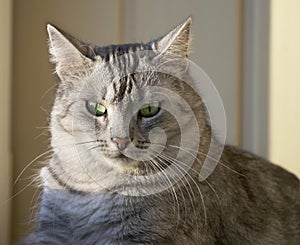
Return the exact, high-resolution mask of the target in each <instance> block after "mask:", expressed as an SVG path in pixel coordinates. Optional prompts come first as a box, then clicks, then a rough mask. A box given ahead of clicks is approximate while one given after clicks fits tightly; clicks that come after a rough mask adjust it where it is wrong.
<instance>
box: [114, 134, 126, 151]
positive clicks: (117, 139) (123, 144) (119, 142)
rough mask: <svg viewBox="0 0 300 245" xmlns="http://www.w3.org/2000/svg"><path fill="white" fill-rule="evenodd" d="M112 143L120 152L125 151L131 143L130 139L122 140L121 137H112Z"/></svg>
mask: <svg viewBox="0 0 300 245" xmlns="http://www.w3.org/2000/svg"><path fill="white" fill-rule="evenodd" d="M111 141H112V142H114V143H115V144H116V145H117V147H118V148H119V150H124V149H125V148H126V147H127V145H128V144H129V143H130V141H129V138H128V137H126V138H120V137H112V138H111Z"/></svg>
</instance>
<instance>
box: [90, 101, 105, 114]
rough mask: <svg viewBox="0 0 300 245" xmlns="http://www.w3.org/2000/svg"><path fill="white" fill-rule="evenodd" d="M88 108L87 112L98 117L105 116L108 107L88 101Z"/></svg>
mask: <svg viewBox="0 0 300 245" xmlns="http://www.w3.org/2000/svg"><path fill="white" fill-rule="evenodd" d="M86 107H87V110H88V111H89V112H90V113H91V114H92V115H94V116H96V117H100V116H103V115H105V114H106V113H107V110H106V107H105V106H104V105H102V104H100V103H95V102H91V101H87V102H86Z"/></svg>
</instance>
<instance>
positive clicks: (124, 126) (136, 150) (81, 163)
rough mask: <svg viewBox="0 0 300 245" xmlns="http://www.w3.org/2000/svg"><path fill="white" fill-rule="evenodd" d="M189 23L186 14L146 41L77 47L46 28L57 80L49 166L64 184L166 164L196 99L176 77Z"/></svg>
mask: <svg viewBox="0 0 300 245" xmlns="http://www.w3.org/2000/svg"><path fill="white" fill-rule="evenodd" d="M189 28H190V20H188V21H187V22H185V23H184V24H182V25H180V26H178V27H177V28H175V29H174V30H173V31H171V32H170V33H169V34H167V35H166V36H165V37H163V38H161V39H159V40H157V41H152V42H150V43H148V44H132V45H120V46H111V47H103V48H98V47H95V46H90V47H89V48H88V49H87V50H86V52H84V50H82V47H85V46H83V44H82V43H81V44H78V43H79V41H77V40H76V39H73V38H72V37H70V36H68V39H67V37H66V36H67V35H68V34H65V33H63V34H64V35H62V33H61V32H59V31H58V30H56V29H55V28H54V27H52V26H50V27H48V31H49V35H50V47H51V51H50V52H51V54H52V56H53V59H54V61H55V63H56V70H57V73H58V75H59V77H60V79H61V83H60V84H59V88H58V93H57V97H56V101H55V104H54V107H53V111H52V114H51V135H52V141H51V144H52V147H53V148H54V150H55V155H56V159H57V162H59V164H57V163H56V165H55V166H53V168H55V171H56V174H57V175H59V176H62V177H63V179H64V181H65V182H66V184H68V185H70V186H73V187H74V188H75V189H78V188H79V189H80V188H81V189H84V190H89V189H97V187H95V186H97V185H95V183H94V182H99V179H101V178H105V177H104V176H109V173H111V172H113V173H116V172H118V173H121V174H122V173H125V174H130V175H149V174H153V173H156V172H160V171H163V170H164V169H165V168H167V167H168V166H169V165H170V164H172V159H173V158H175V157H176V154H177V152H178V149H177V148H176V146H178V145H180V140H181V131H182V130H185V131H189V123H190V122H191V121H192V119H193V118H192V116H193V114H192V113H191V107H192V108H193V110H199V108H200V104H201V102H200V101H199V98H197V97H196V95H195V93H194V92H193V90H192V89H191V88H190V87H189V86H188V85H187V84H186V83H185V82H183V80H182V79H181V78H183V77H184V76H185V75H186V74H185V72H186V63H185V62H175V60H176V58H175V57H181V59H183V60H184V57H185V56H186V55H187V47H188V37H189ZM183 41H185V42H183ZM176 42H179V44H178V43H176ZM174 45H175V46H174ZM91 50H92V52H91ZM87 51H88V52H87ZM168 52H169V53H170V54H171V53H172V55H171V56H170V55H165V54H164V53H168ZM103 53H104V55H103ZM173 55H175V56H173ZM158 57H159V58H158ZM162 64H163V65H162ZM178 95H179V96H178ZM182 99H184V101H185V103H186V102H187V104H184V103H183V102H182ZM178 118H180V120H178ZM191 133H192V132H191ZM168 146H169V147H168ZM170 146H172V147H170ZM89 183H90V184H89ZM79 186H80V187H79ZM84 186H86V188H84ZM89 186H90V188H89Z"/></svg>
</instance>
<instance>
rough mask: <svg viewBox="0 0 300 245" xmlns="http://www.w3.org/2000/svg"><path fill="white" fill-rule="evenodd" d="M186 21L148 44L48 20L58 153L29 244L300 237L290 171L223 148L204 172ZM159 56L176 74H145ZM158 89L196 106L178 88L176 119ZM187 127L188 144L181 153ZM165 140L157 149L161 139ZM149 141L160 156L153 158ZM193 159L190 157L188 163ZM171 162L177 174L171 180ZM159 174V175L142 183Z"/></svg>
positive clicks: (203, 123) (203, 128)
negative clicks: (101, 37) (104, 40)
mask: <svg viewBox="0 0 300 245" xmlns="http://www.w3.org/2000/svg"><path fill="white" fill-rule="evenodd" d="M191 23H192V21H191V18H188V19H187V20H185V21H184V22H183V23H181V24H180V25H178V26H176V27H175V28H174V29H172V30H171V31H170V32H168V33H167V34H166V35H164V36H162V37H160V38H158V39H155V40H152V41H150V42H147V43H134V44H121V45H111V46H105V47H99V46H97V45H94V44H88V43H85V42H82V41H79V40H78V39H76V38H74V37H73V36H71V35H70V34H68V33H66V32H64V31H62V30H60V29H59V28H57V27H55V26H53V25H50V24H49V25H48V26H47V30H48V34H49V47H50V54H51V57H52V58H51V60H52V62H54V63H55V66H56V73H57V75H58V77H59V79H60V82H59V84H58V88H57V95H56V99H55V102H54V105H53V110H52V113H51V122H50V130H51V147H52V149H53V155H52V158H51V160H50V161H49V162H48V163H47V166H46V167H44V168H43V169H42V170H41V174H40V176H41V179H42V182H43V191H42V196H41V203H40V208H39V211H38V214H37V221H36V227H35V230H34V231H33V233H32V234H30V235H29V236H28V237H27V238H26V239H25V240H24V241H23V242H22V244H101V245H102V244H103V245H104V244H255V245H258V244H263V245H266V244H289V245H292V244H300V184H299V183H300V182H299V179H298V178H297V177H296V176H295V175H293V174H291V173H289V172H288V171H286V170H284V169H283V168H281V167H279V166H276V165H274V164H272V163H270V162H268V161H267V160H265V159H262V158H260V157H258V156H256V155H253V154H251V153H249V152H246V151H244V150H241V149H238V148H236V147H234V146H230V145H225V146H224V149H223V151H222V155H221V158H220V160H219V161H218V165H217V166H216V167H215V169H214V171H213V172H212V173H211V174H210V175H209V176H208V177H207V178H206V179H204V180H203V179H202V180H201V179H200V178H199V173H200V171H201V168H202V167H203V164H204V162H205V159H206V158H207V157H210V155H209V154H208V153H209V146H210V143H211V142H212V140H213V139H214V132H213V130H212V127H211V124H210V120H209V113H208V110H207V107H206V106H205V103H204V102H203V100H202V99H201V97H199V96H198V94H197V93H196V92H195V90H194V89H193V87H192V86H190V85H189V84H188V83H186V82H184V79H189V76H188V75H187V73H188V65H187V62H186V60H187V57H188V53H189V47H190V30H191ZM178 57H180V58H178ZM153 60H155V62H156V64H157V63H158V64H159V65H162V66H164V71H168V72H169V73H167V72H160V71H159V69H158V66H155V69H154V70H151V69H150V70H149V69H148V68H149V67H150V68H151V67H152V68H153V66H152V65H149V63H151V62H152V61H153ZM141 64H142V66H140V65H141ZM138 67H142V68H143V67H146V68H147V69H146V68H145V69H144V70H143V69H140V70H138V69H137V68H138ZM124 71H126V72H124ZM123 72H124V74H121V73H123ZM170 74H171V75H170ZM183 78H184V79H183ZM152 87H155V88H160V89H162V91H166V93H170V94H172V92H174V93H176V94H178V95H180V97H181V98H183V99H184V101H186V102H187V104H188V105H189V106H190V107H191V110H192V112H193V113H191V111H190V110H187V109H186V108H185V107H184V106H182V105H181V104H178V103H179V102H178V100H177V99H176V98H177V97H176V96H175V95H174V98H175V99H174V98H171V100H172V99H174V100H172V103H170V104H172V106H173V107H172V108H173V109H174V115H175V116H174V115H173V114H172V113H171V112H169V111H167V108H166V109H165V108H164V106H163V104H164V103H165V102H164V101H159V100H158V98H160V97H151V96H153V94H154V93H155V91H154V90H152ZM164 89H165V90H164ZM149 91H150V92H149ZM167 91H170V92H167ZM164 95H165V93H164V92H163V95H162V96H164ZM171 97H172V96H171ZM141 101H142V102H143V103H144V104H141V103H140V102H141ZM191 114H193V115H195V119H196V122H197V126H198V129H197V130H199V132H198V133H199V135H201V139H200V140H198V136H197V135H195V134H194V131H193V130H191V128H192V127H191V123H192V122H193V118H192V116H191ZM178 118H180V119H178ZM178 120H179V121H178ZM179 124H180V125H179ZM157 127H159V128H161V129H163V132H162V131H159V130H158V131H155V128H157ZM181 129H182V130H181ZM150 131H151V133H150ZM181 131H182V132H181ZM183 132H184V133H185V132H187V134H188V137H187V138H186V139H187V141H188V142H185V143H188V145H189V148H187V147H186V148H182V149H183V150H185V151H186V152H187V154H186V155H185V156H184V158H182V159H181V160H178V159H177V158H176V157H177V155H178V152H179V151H180V147H181V143H182V141H181V138H182V137H183V136H182V134H183ZM162 138H166V139H165V142H164V144H163V143H162V144H161V145H164V147H163V148H162V149H161V148H159V146H160V144H158V143H157V144H156V143H155V142H156V141H158V142H162V141H159V140H162ZM194 142H197V144H195V143H194ZM153 145H154V146H155V145H157V146H158V148H157V147H156V148H155V147H154V146H153ZM195 146H196V147H197V148H196V151H190V149H194V147H195ZM151 147H154V148H155V149H154V148H153V149H154V150H153V151H156V152H157V155H155V157H152V158H151V157H150V158H147V156H148V157H149V155H147V154H146V153H147V152H148V151H149V148H151ZM131 148H132V149H138V150H140V151H141V154H142V155H143V154H144V155H143V157H144V158H139V154H137V155H132V153H130V149H131ZM151 149H152V148H151ZM127 151H128V152H127ZM145 152H146V153H145ZM130 154H131V155H130ZM150 156H153V155H151V154H150ZM188 156H194V158H193V159H194V161H192V164H191V165H189V166H188V168H185V167H186V166H187V162H188V161H189V158H188ZM211 158H213V159H214V156H211ZM139 159H141V160H139ZM169 167H173V169H172V170H173V172H174V175H173V177H174V176H175V178H174V179H172V175H167V174H165V175H164V173H165V171H166V170H167V169H168V168H169ZM159 174H160V175H159ZM124 176H125V177H124ZM126 176H127V177H128V178H127V177H126ZM152 176H159V178H154V177H153V178H154V182H153V181H152V182H151V181H150V182H147V181H148V179H151V178H152ZM170 176H171V177H170ZM178 176H179V177H178ZM176 177H178V178H176ZM141 179H142V180H144V181H145V182H143V181H141ZM135 181H136V182H135ZM144 183H147V184H144Z"/></svg>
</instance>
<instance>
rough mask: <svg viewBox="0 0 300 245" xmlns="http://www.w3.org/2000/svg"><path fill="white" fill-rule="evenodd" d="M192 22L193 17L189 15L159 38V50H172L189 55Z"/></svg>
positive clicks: (180, 54)
mask: <svg viewBox="0 0 300 245" xmlns="http://www.w3.org/2000/svg"><path fill="white" fill-rule="evenodd" d="M191 24H192V18H191V17H189V18H187V20H186V21H184V22H183V23H182V24H180V25H178V26H177V27H175V28H174V29H173V30H171V31H170V32H169V33H168V34H166V35H165V36H163V37H161V38H160V39H158V40H157V50H158V51H159V52H161V53H164V52H170V53H173V54H175V55H179V56H182V57H187V56H188V53H189V43H190V30H191Z"/></svg>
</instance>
